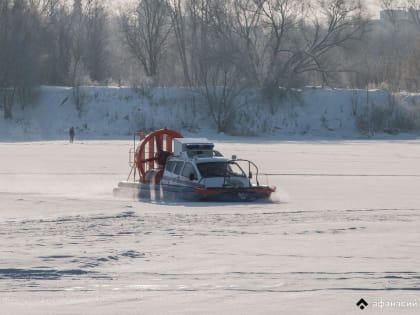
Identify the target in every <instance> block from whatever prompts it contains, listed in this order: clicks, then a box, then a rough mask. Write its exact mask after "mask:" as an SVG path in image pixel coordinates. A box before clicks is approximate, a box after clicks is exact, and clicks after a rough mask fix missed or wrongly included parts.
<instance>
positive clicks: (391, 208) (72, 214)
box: [0, 137, 420, 315]
mask: <svg viewBox="0 0 420 315" xmlns="http://www.w3.org/2000/svg"><path fill="white" fill-rule="evenodd" d="M210 140H213V141H214V142H215V144H216V148H217V149H218V150H220V151H221V152H223V153H224V154H225V155H226V156H230V155H232V154H236V155H237V156H238V158H250V159H251V160H254V161H255V162H256V163H257V164H258V165H259V166H260V172H262V173H266V174H271V175H269V176H261V178H260V182H261V183H265V182H266V181H268V182H269V184H272V185H276V186H277V187H278V190H279V192H278V194H277V196H275V199H276V202H274V203H269V204H254V203H246V204H223V203H181V202H178V203H147V202H139V201H135V200H130V199H121V198H115V197H113V196H112V189H113V187H115V186H116V185H117V183H118V181H120V180H124V179H125V178H126V176H127V174H128V165H127V158H128V149H129V147H130V145H131V142H129V141H76V142H75V143H74V144H73V145H70V144H68V143H67V142H62V141H51V142H30V143H29V142H28V143H0V152H1V155H0V237H1V238H0V239H1V246H0V257H1V259H0V305H1V308H0V313H1V314H35V315H38V314H39V315H41V314H215V313H220V314H359V313H360V312H362V311H361V310H359V309H358V308H357V306H356V303H357V301H358V300H359V299H360V298H364V299H365V300H366V301H367V302H368V303H369V306H368V307H367V309H365V310H364V311H363V312H369V314H383V313H385V314H387V313H398V314H417V313H419V312H420V307H419V306H418V307H417V308H408V307H405V308H402V307H400V308H395V307H393V308H388V309H385V308H379V307H376V308H375V307H374V302H375V301H381V300H382V301H401V302H411V301H416V300H417V302H420V297H419V295H418V293H419V290H420V267H419V266H420V265H419V258H420V245H419V239H420V229H419V225H420V197H419V192H418V188H419V187H420V141H418V140H413V141H385V140H384V141H323V142H316V141H312V142H304V141H298V142H290V141H289V142H279V141H275V140H264V139H261V138H258V139H257V140H256V139H246V138H240V139H239V140H238V139H237V138H236V139H231V138H228V137H226V138H225V139H220V138H219V139H210Z"/></svg>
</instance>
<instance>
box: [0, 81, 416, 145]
mask: <svg viewBox="0 0 420 315" xmlns="http://www.w3.org/2000/svg"><path fill="white" fill-rule="evenodd" d="M79 100H80V110H78V109H77V106H76V104H75V102H74V95H73V89H72V88H65V87H41V88H40V90H39V92H38V96H37V98H36V101H34V102H33V103H32V104H28V105H27V106H26V107H25V109H24V110H22V109H21V108H20V107H19V106H15V107H14V112H13V118H12V119H11V120H7V121H5V120H3V119H2V118H1V119H0V141H31V140H59V139H66V138H67V136H68V129H69V127H70V126H74V127H75V129H76V136H77V137H79V138H82V139H115V138H117V139H121V138H125V137H131V135H132V134H133V132H135V131H138V130H146V131H147V130H154V129H160V128H164V127H167V128H172V129H176V130H180V131H182V132H183V133H186V134H189V133H192V134H202V135H208V134H217V133H216V126H215V123H214V122H213V121H212V119H211V118H210V115H209V111H208V109H207V107H206V106H205V104H204V103H203V100H202V99H201V97H200V96H199V95H198V94H197V93H195V92H192V91H191V90H189V89H182V88H143V89H132V88H118V87H82V88H80V92H79ZM236 103H237V104H236V112H235V115H234V118H233V119H232V123H231V125H232V128H231V130H232V134H235V135H241V136H258V135H259V136H264V137H274V138H294V137H304V138H311V137H315V138H337V139H340V138H352V139H355V138H366V137H368V136H375V137H377V136H379V137H382V136H383V135H387V134H392V135H393V136H394V137H395V136H396V135H397V138H400V137H401V132H404V130H402V129H404V127H405V126H408V127H410V135H409V137H416V136H417V135H418V131H417V130H420V129H417V127H416V126H414V125H413V124H415V122H416V121H417V117H418V115H419V113H420V94H398V95H394V96H391V95H389V94H388V93H386V92H384V91H379V90H371V91H366V90H333V89H322V88H306V89H304V90H302V91H297V92H296V93H295V94H294V95H293V96H289V97H286V98H283V99H282V100H281V101H279V100H277V101H275V102H274V101H273V102H271V103H270V102H267V101H264V100H263V99H262V98H261V96H260V95H259V94H258V93H256V91H244V92H243V93H242V94H241V96H240V97H238V98H237V100H236ZM0 115H2V111H1V109H0ZM401 126H402V127H403V128H401ZM403 137H407V134H405V135H404V136H403Z"/></svg>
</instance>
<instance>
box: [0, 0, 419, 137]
mask: <svg viewBox="0 0 420 315" xmlns="http://www.w3.org/2000/svg"><path fill="white" fill-rule="evenodd" d="M419 6H420V5H419V4H418V3H417V1H416V0H407V8H411V9H408V10H407V11H406V12H407V19H402V18H400V17H399V16H394V13H395V12H399V11H401V10H399V9H398V10H397V7H396V6H395V5H394V1H393V0H384V1H383V3H382V7H383V9H384V11H383V14H384V15H383V16H382V15H381V19H380V20H373V19H372V18H370V15H369V14H370V13H369V12H368V11H367V9H366V8H365V7H364V6H363V2H362V1H354V0H324V1H318V0H305V1H302V0H133V1H132V3H131V5H130V6H127V7H126V8H124V9H123V10H122V11H117V10H115V8H110V7H105V4H104V1H102V0H71V1H69V0H1V2H0V97H1V99H0V106H2V107H3V109H4V118H5V119H8V118H11V117H12V108H13V106H14V105H16V104H20V105H21V106H25V105H26V104H28V103H29V100H30V99H31V98H32V97H33V96H34V95H33V94H34V91H35V90H36V89H34V87H36V86H39V85H42V84H46V85H64V86H72V87H73V88H74V98H75V103H76V105H77V106H79V105H80V104H79V103H80V101H79V95H78V90H79V89H78V88H79V86H80V85H84V84H100V85H108V84H114V85H115V84H125V85H139V84H147V85H148V86H158V85H159V86H184V87H185V86H186V87H190V88H194V89H196V90H197V91H198V93H199V94H200V95H202V96H203V97H204V98H205V99H206V100H207V104H208V109H209V111H210V114H211V115H212V117H213V119H214V120H215V123H216V124H217V128H218V129H219V130H223V129H225V127H226V126H225V124H226V122H228V121H229V116H231V115H232V114H233V109H232V106H233V105H232V104H233V100H234V99H235V97H236V96H237V95H238V94H239V93H241V91H242V90H243V89H246V88H249V87H252V88H257V89H260V90H261V91H262V93H263V94H264V95H265V96H266V97H267V99H271V98H273V97H281V96H282V94H283V93H284V92H285V91H288V90H292V89H294V88H300V87H303V86H307V85H317V86H319V85H323V86H325V85H328V86H332V87H343V88H367V87H382V88H386V89H389V90H390V91H398V90H402V89H405V90H411V91H414V90H416V91H417V90H418V89H419V86H420V75H419V74H420V61H419V60H420V40H419V38H420V36H419V35H420V22H419V21H420V19H419V16H420V15H419V14H418V13H419V12H420V11H419V10H418V9H419Z"/></svg>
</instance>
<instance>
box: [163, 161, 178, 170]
mask: <svg viewBox="0 0 420 315" xmlns="http://www.w3.org/2000/svg"><path fill="white" fill-rule="evenodd" d="M175 163H176V162H175V161H168V162H167V163H166V166H165V169H166V171H168V172H173V171H174V167H175Z"/></svg>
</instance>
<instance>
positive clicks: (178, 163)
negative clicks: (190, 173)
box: [173, 161, 184, 175]
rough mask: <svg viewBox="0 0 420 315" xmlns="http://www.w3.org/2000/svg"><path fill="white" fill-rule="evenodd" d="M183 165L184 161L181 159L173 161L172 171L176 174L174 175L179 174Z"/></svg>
mask: <svg viewBox="0 0 420 315" xmlns="http://www.w3.org/2000/svg"><path fill="white" fill-rule="evenodd" d="M183 166H184V162H182V161H176V162H175V168H174V170H173V173H174V174H176V175H180V174H181V170H182V167H183Z"/></svg>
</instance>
